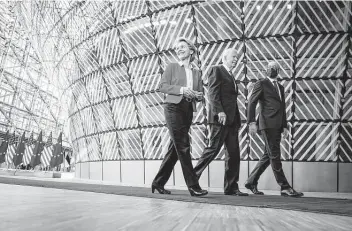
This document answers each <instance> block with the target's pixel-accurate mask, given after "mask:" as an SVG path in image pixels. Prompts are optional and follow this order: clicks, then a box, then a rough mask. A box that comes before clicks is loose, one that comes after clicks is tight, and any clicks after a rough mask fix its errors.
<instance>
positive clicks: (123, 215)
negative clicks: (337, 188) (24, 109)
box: [0, 184, 352, 231]
mask: <svg viewBox="0 0 352 231" xmlns="http://www.w3.org/2000/svg"><path fill="white" fill-rule="evenodd" d="M0 189H1V190H0V205H1V208H2V209H1V210H0V217H1V221H0V230H11V231H17V230H21V231H22V230H35V231H40V230H50V231H53V230H70V231H71V230H85V231H86V230H104V231H106V230H153V231H154V230H160V231H167V230H250V231H252V230H329V231H330V230H350V228H351V227H352V217H344V216H336V215H326V214H317V213H308V212H297V211H288V210H280V209H268V208H249V207H236V206H228V205H215V204H203V203H193V202H180V201H170V200H160V199H151V198H141V197H130V196H119V195H109V194H101V193H91V192H81V191H70V190H62V189H49V188H40V187H30V186H18V185H6V184H0ZM322 206H323V205H322Z"/></svg>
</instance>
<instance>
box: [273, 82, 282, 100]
mask: <svg viewBox="0 0 352 231" xmlns="http://www.w3.org/2000/svg"><path fill="white" fill-rule="evenodd" d="M274 86H275V90H276V93H277V94H278V95H279V98H280V100H281V94H280V88H279V85H278V84H277V81H274Z"/></svg>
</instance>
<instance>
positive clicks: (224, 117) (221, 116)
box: [218, 112, 226, 125]
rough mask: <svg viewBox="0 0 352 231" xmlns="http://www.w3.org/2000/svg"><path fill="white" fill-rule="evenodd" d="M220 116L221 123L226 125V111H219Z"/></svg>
mask: <svg viewBox="0 0 352 231" xmlns="http://www.w3.org/2000/svg"><path fill="white" fill-rule="evenodd" d="M218 117H219V123H221V124H222V125H225V123H226V114H225V112H219V114H218Z"/></svg>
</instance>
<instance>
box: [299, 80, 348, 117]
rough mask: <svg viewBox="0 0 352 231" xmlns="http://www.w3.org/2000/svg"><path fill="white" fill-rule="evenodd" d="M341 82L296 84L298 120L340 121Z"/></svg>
mask: <svg viewBox="0 0 352 231" xmlns="http://www.w3.org/2000/svg"><path fill="white" fill-rule="evenodd" d="M341 87H342V81H341V80H302V81H297V82H296V97H297V101H296V104H295V106H296V116H297V118H298V119H306V120H307V119H314V120H318V119H330V120H333V119H339V117H340V115H339V111H340V108H341V104H340V101H337V99H339V98H341V96H342V95H341V90H340V89H341Z"/></svg>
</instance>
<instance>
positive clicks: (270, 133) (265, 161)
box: [247, 129, 291, 189]
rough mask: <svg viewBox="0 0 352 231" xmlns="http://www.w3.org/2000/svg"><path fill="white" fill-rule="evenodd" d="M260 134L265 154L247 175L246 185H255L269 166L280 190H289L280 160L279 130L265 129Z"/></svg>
mask: <svg viewBox="0 0 352 231" xmlns="http://www.w3.org/2000/svg"><path fill="white" fill-rule="evenodd" d="M261 133H262V136H263V139H264V143H265V152H264V154H263V156H262V157H261V158H260V160H259V161H258V163H257V165H256V166H255V168H254V169H253V171H252V172H251V174H250V175H249V177H248V180H247V183H249V184H252V185H257V184H258V180H259V178H260V176H261V174H262V173H263V172H264V171H265V169H266V168H267V167H268V166H269V165H270V164H271V168H272V169H273V172H274V176H275V179H276V182H277V183H278V184H279V185H280V186H281V189H287V188H290V187H291V186H290V185H289V183H288V182H287V179H286V177H285V174H284V171H283V170H282V163H281V160H280V140H281V129H265V130H262V131H261Z"/></svg>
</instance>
